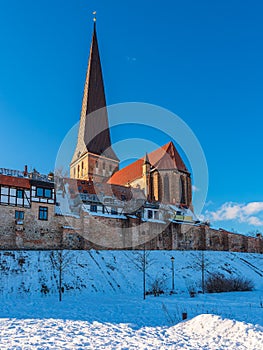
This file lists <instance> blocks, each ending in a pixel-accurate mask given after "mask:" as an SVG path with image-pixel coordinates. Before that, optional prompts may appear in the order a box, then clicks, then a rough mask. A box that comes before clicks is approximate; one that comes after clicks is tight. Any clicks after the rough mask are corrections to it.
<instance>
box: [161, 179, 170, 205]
mask: <svg viewBox="0 0 263 350" xmlns="http://www.w3.org/2000/svg"><path fill="white" fill-rule="evenodd" d="M163 194H164V196H163V197H164V200H165V202H170V184H169V177H168V175H165V176H164V178H163Z"/></svg>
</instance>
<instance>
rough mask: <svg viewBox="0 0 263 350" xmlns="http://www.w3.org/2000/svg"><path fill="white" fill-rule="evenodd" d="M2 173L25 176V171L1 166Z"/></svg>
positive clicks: (0, 172) (0, 173) (0, 171)
mask: <svg viewBox="0 0 263 350" xmlns="http://www.w3.org/2000/svg"><path fill="white" fill-rule="evenodd" d="M0 175H7V176H15V177H24V172H23V171H20V170H13V169H6V168H0Z"/></svg>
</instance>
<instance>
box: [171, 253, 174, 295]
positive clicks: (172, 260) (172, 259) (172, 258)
mask: <svg viewBox="0 0 263 350" xmlns="http://www.w3.org/2000/svg"><path fill="white" fill-rule="evenodd" d="M171 262H172V291H174V257H173V256H172V257H171Z"/></svg>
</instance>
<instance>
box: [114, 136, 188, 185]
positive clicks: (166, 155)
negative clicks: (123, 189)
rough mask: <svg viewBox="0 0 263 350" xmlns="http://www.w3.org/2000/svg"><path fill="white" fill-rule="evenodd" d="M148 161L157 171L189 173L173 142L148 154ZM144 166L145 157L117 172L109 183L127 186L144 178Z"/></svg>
mask: <svg viewBox="0 0 263 350" xmlns="http://www.w3.org/2000/svg"><path fill="white" fill-rule="evenodd" d="M148 159H149V162H150V164H151V165H152V167H154V168H156V169H157V170H171V169H177V170H179V171H182V172H187V173H188V170H187V168H186V166H185V164H184V162H183V160H182V158H181V157H180V155H179V153H178V152H177V150H176V148H175V146H174V144H173V143H172V142H168V143H167V144H166V145H164V146H162V147H160V148H158V149H157V150H155V151H153V152H151V153H150V154H148ZM143 164H144V157H143V158H140V159H138V160H136V161H135V162H134V163H131V164H130V165H128V166H126V167H125V168H123V169H121V170H119V171H117V172H116V173H115V174H113V176H112V177H111V178H110V179H109V181H108V183H110V184H118V185H127V184H128V183H129V182H132V181H134V180H136V179H139V178H141V177H142V176H143V171H142V166H143Z"/></svg>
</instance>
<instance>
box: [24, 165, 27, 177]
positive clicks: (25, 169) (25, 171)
mask: <svg viewBox="0 0 263 350" xmlns="http://www.w3.org/2000/svg"><path fill="white" fill-rule="evenodd" d="M27 175H28V170H27V165H25V168H24V176H27Z"/></svg>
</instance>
